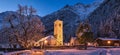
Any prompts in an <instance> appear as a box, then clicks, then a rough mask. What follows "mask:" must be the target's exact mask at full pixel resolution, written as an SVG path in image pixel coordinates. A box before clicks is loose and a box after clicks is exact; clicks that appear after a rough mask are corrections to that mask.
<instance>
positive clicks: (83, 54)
mask: <svg viewBox="0 0 120 55" xmlns="http://www.w3.org/2000/svg"><path fill="white" fill-rule="evenodd" d="M25 51H26V52H25ZM20 52H22V55H25V54H26V55H31V54H32V55H120V48H109V49H105V48H97V49H88V50H76V49H64V50H63V49H62V50H24V51H20ZM20 52H19V51H16V52H9V53H5V55H10V54H14V53H15V54H16V53H17V54H19V53H20ZM3 55H4V54H3ZM20 55H21V54H20Z"/></svg>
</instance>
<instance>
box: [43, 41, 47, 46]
mask: <svg viewBox="0 0 120 55" xmlns="http://www.w3.org/2000/svg"><path fill="white" fill-rule="evenodd" d="M43 45H44V48H45V45H47V40H45V41H44V42H43Z"/></svg>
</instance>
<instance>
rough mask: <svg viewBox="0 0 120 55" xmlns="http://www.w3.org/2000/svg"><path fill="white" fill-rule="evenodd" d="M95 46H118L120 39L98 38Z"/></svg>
mask: <svg viewBox="0 0 120 55" xmlns="http://www.w3.org/2000/svg"><path fill="white" fill-rule="evenodd" d="M95 42H96V43H95V46H120V39H116V38H98V39H96V41H95Z"/></svg>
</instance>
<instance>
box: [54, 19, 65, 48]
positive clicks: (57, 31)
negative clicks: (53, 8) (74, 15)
mask: <svg viewBox="0 0 120 55" xmlns="http://www.w3.org/2000/svg"><path fill="white" fill-rule="evenodd" d="M54 36H55V38H56V40H57V42H56V46H61V45H63V21H61V20H56V21H55V22H54Z"/></svg>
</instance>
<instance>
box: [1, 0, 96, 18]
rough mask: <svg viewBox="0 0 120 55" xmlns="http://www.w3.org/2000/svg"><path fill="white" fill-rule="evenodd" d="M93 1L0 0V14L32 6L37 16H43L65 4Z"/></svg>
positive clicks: (89, 0)
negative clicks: (24, 6) (19, 5)
mask: <svg viewBox="0 0 120 55" xmlns="http://www.w3.org/2000/svg"><path fill="white" fill-rule="evenodd" d="M93 1H95V0H0V13H1V12H5V11H16V10H17V9H18V4H21V5H28V6H33V7H34V8H35V9H36V10H37V14H38V15H40V16H45V15H47V14H50V13H52V12H54V11H57V10H59V9H60V8H62V7H64V6H65V5H66V4H69V5H74V4H76V3H78V2H80V3H84V4H89V3H92V2H93Z"/></svg>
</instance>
